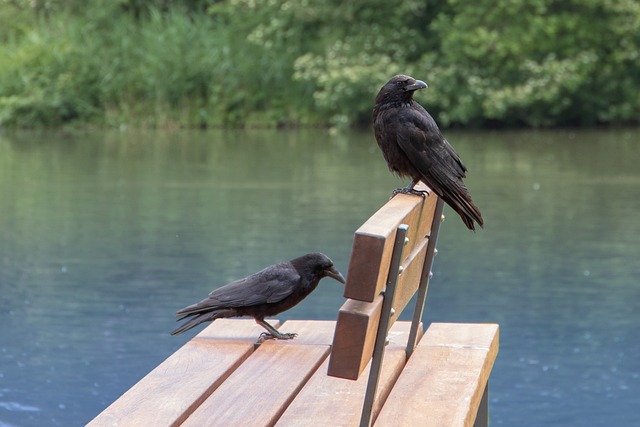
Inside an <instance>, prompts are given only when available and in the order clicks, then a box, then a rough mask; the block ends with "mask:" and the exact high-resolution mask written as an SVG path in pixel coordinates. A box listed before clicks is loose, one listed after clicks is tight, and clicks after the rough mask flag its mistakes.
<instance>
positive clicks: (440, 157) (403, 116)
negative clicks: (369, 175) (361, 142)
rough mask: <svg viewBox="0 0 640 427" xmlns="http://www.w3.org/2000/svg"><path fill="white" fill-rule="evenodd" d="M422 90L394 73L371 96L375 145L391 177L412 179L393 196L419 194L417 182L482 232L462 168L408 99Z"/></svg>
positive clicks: (434, 126) (424, 114)
mask: <svg viewBox="0 0 640 427" xmlns="http://www.w3.org/2000/svg"><path fill="white" fill-rule="evenodd" d="M426 87H427V84H426V83H425V82H423V81H421V80H416V79H414V78H413V77H409V76H405V75H402V74H399V75H397V76H394V77H393V78H392V79H391V80H389V82H387V84H385V85H384V86H383V87H382V89H380V92H378V95H377V96H376V105H375V107H374V109H373V127H374V130H375V135H376V140H377V141H378V145H379V146H380V149H381V150H382V154H383V155H384V158H385V160H386V161H387V164H388V165H389V169H390V170H391V171H392V172H394V173H396V174H397V175H399V176H401V177H410V178H412V181H411V183H410V184H409V185H408V186H406V187H404V188H400V189H398V190H396V191H395V192H394V194H397V193H398V192H402V193H410V194H419V193H420V192H419V191H418V190H415V189H414V188H413V187H414V186H415V185H416V184H417V183H418V182H419V181H422V182H424V183H425V184H426V185H427V186H428V187H429V188H430V189H431V190H433V191H435V192H436V194H437V195H438V196H439V197H441V198H442V200H444V201H445V202H446V203H447V204H448V205H449V206H451V207H452V208H453V210H455V211H456V212H457V213H458V215H460V217H461V218H462V221H463V222H464V223H465V225H466V226H467V228H469V229H470V230H475V225H474V221H475V222H477V223H478V224H479V225H480V226H481V227H482V226H483V224H484V222H483V220H482V215H481V214H480V211H479V210H478V208H477V207H476V205H474V204H473V201H472V200H471V196H470V195H469V191H468V190H467V187H466V186H465V185H464V183H463V182H462V178H464V177H465V173H466V171H467V168H466V167H465V166H464V165H463V164H462V160H460V157H459V156H458V154H457V153H456V152H455V150H454V149H453V147H452V146H451V145H450V144H449V143H448V142H447V140H446V139H445V138H444V136H442V133H440V129H438V125H437V124H436V122H435V120H433V118H432V117H431V115H430V114H429V113H428V112H427V110H425V109H424V108H423V107H422V105H420V104H418V103H417V102H416V101H414V100H413V92H414V91H416V90H419V89H425V88H426Z"/></svg>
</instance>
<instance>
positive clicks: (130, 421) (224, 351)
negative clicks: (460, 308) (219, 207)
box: [89, 194, 499, 426]
mask: <svg viewBox="0 0 640 427" xmlns="http://www.w3.org/2000/svg"><path fill="white" fill-rule="evenodd" d="M442 206H443V205H442V202H441V201H440V200H438V199H437V197H436V196H435V195H429V196H428V197H426V198H424V199H423V198H421V197H418V196H409V195H403V194H400V195H397V196H396V197H394V198H393V199H392V200H390V201H389V202H388V203H387V204H386V205H385V206H383V207H382V208H381V209H380V210H379V211H378V212H376V213H375V214H374V215H373V216H372V217H371V218H370V219H369V220H368V221H367V222H365V223H364V224H363V225H362V227H360V228H359V229H358V230H357V231H356V234H355V237H354V244H353V251H352V255H351V260H350V264H349V271H348V276H347V284H346V286H345V296H346V297H347V301H346V302H345V303H344V305H343V306H342V308H341V309H340V312H339V314H338V319H337V321H298V320H291V321H287V322H285V323H284V324H283V325H281V326H280V325H279V322H278V321H277V320H271V321H270V322H271V323H272V324H273V325H274V326H279V329H281V330H282V331H284V332H297V333H298V334H299V335H298V337H297V338H295V339H294V340H290V341H273V340H271V341H266V342H264V343H262V344H259V345H258V344H257V343H256V341H257V338H258V336H259V335H260V333H261V332H263V330H262V328H261V327H259V326H258V325H257V324H256V323H255V322H254V321H253V320H250V319H221V320H217V321H215V322H214V323H213V324H211V325H210V326H208V327H207V328H205V329H204V330H203V331H202V332H200V333H199V334H198V335H197V336H196V337H194V338H193V339H192V340H190V341H189V342H187V343H186V344H185V345H184V346H183V347H182V348H180V349H179V350H178V351H176V352H175V353H174V354H173V355H171V356H170V357H169V358H168V359H167V360H165V361H164V362H163V363H161V364H160V365H159V366H158V367H156V368H155V369H154V370H153V371H152V372H150V373H149V374H148V375H147V376H146V377H144V378H143V379H142V380H140V381H139V382H138V383H137V384H135V385H134V386H133V387H132V388H131V389H129V390H128V391H127V392H126V393H125V394H123V395H122V396H121V397H120V398H119V399H118V400H116V401H115V402H114V403H113V404H111V405H110V406H109V407H108V408H106V409H105V410H104V411H103V412H102V413H101V414H99V415H98V416H97V417H96V418H95V419H93V420H92V421H91V422H90V423H89V425H90V426H178V425H180V426H274V425H277V426H354V425H361V426H367V425H373V424H374V423H375V425H377V426H388V425H394V426H417V425H420V426H486V425H487V424H488V379H489V374H490V372H491V369H492V367H493V363H494V361H495V358H496V355H497V353H498V336H499V332H498V325H495V324H446V323H434V324H432V325H431V326H430V327H429V328H428V329H427V331H426V332H423V330H422V324H421V323H420V319H421V317H422V311H423V307H424V300H425V297H426V293H427V287H428V282H429V278H430V271H431V263H432V261H433V256H434V255H435V253H436V249H435V243H436V240H437V233H438V230H439V224H440V219H441V215H442ZM416 292H417V303H416V307H415V309H414V313H413V321H411V322H409V321H395V320H396V319H397V317H398V316H399V314H400V312H402V310H403V309H404V307H405V306H406V305H407V304H408V302H409V300H410V299H411V298H412V296H413V295H414V294H416ZM309 298H313V295H311V296H310V297H309ZM367 366H368V367H369V369H366V368H367Z"/></svg>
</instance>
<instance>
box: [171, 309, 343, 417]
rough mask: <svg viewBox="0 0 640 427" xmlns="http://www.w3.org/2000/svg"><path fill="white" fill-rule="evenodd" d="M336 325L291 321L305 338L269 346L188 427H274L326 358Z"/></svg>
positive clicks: (284, 327) (293, 328) (288, 324)
mask: <svg viewBox="0 0 640 427" xmlns="http://www.w3.org/2000/svg"><path fill="white" fill-rule="evenodd" d="M334 325H335V324H334V322H313V321H309V322H303V321H297V322H286V323H285V324H284V325H282V327H281V328H280V330H282V331H287V332H288V331H295V332H297V333H298V334H299V336H298V337H297V338H295V339H293V340H288V341H266V342H264V343H263V344H261V345H260V347H259V348H258V349H257V350H256V351H255V352H254V353H253V354H252V355H251V357H249V358H248V359H247V360H245V362H244V363H243V364H242V365H241V366H240V367H239V368H238V369H236V371H235V372H233V374H231V375H230V376H229V377H228V378H227V380H226V381H225V382H224V383H223V384H222V385H220V386H219V387H218V388H217V389H216V390H215V392H214V393H213V394H212V395H211V396H209V398H208V399H207V400H205V401H204V402H203V403H202V405H200V406H199V407H198V409H196V410H195V411H194V412H193V414H191V416H190V417H189V418H187V419H186V420H185V422H184V423H183V424H182V425H183V426H198V427H201V426H210V425H219V426H256V427H257V426H270V425H273V424H274V423H275V422H276V421H277V419H278V418H279V417H280V415H281V414H282V412H284V410H285V409H286V408H287V406H288V405H289V403H290V402H291V401H292V400H293V398H294V397H295V396H296V394H297V393H298V392H299V391H300V389H301V388H302V386H303V385H304V384H305V383H306V382H307V380H308V379H309V377H310V376H311V375H312V374H313V373H314V372H315V371H316V370H317V369H318V367H319V366H320V364H321V363H322V362H323V361H324V360H325V359H326V357H327V355H328V354H329V350H330V342H331V337H332V332H333V328H334Z"/></svg>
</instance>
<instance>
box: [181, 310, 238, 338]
mask: <svg viewBox="0 0 640 427" xmlns="http://www.w3.org/2000/svg"><path fill="white" fill-rule="evenodd" d="M191 316H193V317H192V318H191V319H189V321H187V322H185V323H183V324H182V325H180V326H178V327H177V328H176V329H174V330H173V331H172V332H171V335H178V334H181V333H183V332H185V331H188V330H189V329H191V328H194V327H196V326H198V325H199V324H201V323H204V322H213V321H214V320H216V319H220V318H224V317H234V316H237V313H236V311H235V310H233V309H221V310H213V311H208V312H201V313H193V314H188V315H186V316H183V317H181V318H180V319H178V321H180V320H184V319H186V318H188V317H191Z"/></svg>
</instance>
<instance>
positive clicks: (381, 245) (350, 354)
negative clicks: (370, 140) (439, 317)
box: [328, 184, 443, 379]
mask: <svg viewBox="0 0 640 427" xmlns="http://www.w3.org/2000/svg"><path fill="white" fill-rule="evenodd" d="M421 185H422V184H421ZM418 189H422V190H425V189H427V187H424V186H422V187H418ZM442 207H443V205H442V201H441V200H440V199H439V198H438V197H437V196H436V195H435V194H434V193H433V192H431V193H430V194H429V195H428V196H427V197H424V198H423V197H420V196H414V195H406V194H398V195H396V196H395V197H393V198H392V199H391V200H390V201H389V202H388V203H386V204H385V205H384V206H383V207H382V208H381V209H380V210H378V211H377V212H376V213H375V214H374V215H373V216H372V217H371V218H369V219H368V220H367V221H366V222H365V223H364V224H363V225H362V226H361V227H360V228H359V229H358V230H357V231H356V233H355V236H354V240H353V250H352V253H351V260H350V263H349V270H348V275H347V283H346V285H345V297H346V298H347V301H346V302H345V303H344V304H343V306H342V308H341V309H340V312H339V314H338V321H337V325H336V331H335V335H334V339H333V345H332V351H331V359H330V362H329V369H328V374H329V375H331V376H336V377H341V378H349V379H357V378H358V377H359V376H360V374H361V373H362V371H363V370H364V368H365V366H366V365H367V364H368V363H369V361H370V360H371V357H372V354H373V350H374V344H375V341H376V337H377V336H378V334H383V335H384V336H383V338H385V337H386V335H387V332H388V329H389V328H390V327H391V326H392V325H393V323H394V322H395V320H396V319H397V318H398V316H399V315H400V313H401V312H402V310H404V308H405V307H406V305H407V304H408V302H409V300H410V299H411V298H412V297H413V295H414V294H415V293H416V291H418V290H419V288H420V292H419V294H418V301H417V305H416V310H415V311H414V323H415V325H414V326H415V329H416V330H417V327H418V323H419V322H420V317H421V316H422V310H423V306H424V298H425V296H426V290H427V285H428V280H429V276H430V272H431V263H432V261H433V256H434V254H435V252H436V250H435V242H436V240H437V232H438V229H439V226H440V221H441V217H442ZM402 225H404V226H406V227H401V228H399V227H400V226H402ZM405 229H406V238H404V239H401V240H404V242H402V241H400V242H399V243H400V246H401V247H400V248H398V247H397V245H395V241H396V240H397V237H398V233H404V232H405ZM394 246H395V249H396V256H399V258H398V259H397V260H396V264H397V265H396V266H394V265H392V264H393V262H392V261H393V260H392V259H393V257H394ZM394 269H395V270H396V271H390V270H394ZM391 282H395V285H396V286H395V297H393V296H392V301H389V298H388V297H389V295H386V296H385V295H384V291H385V289H387V287H388V285H389V284H390V283H391ZM385 298H387V303H388V304H389V307H390V312H389V313H387V317H388V323H387V324H386V325H385V329H386V330H384V331H378V329H379V325H380V324H381V319H384V318H385V313H383V303H384V300H385ZM412 329H413V328H412ZM415 334H416V332H415V331H413V337H411V336H410V338H409V341H410V342H409V344H408V347H407V348H408V353H410V352H411V351H412V349H413V346H414V345H415V341H416V335H415Z"/></svg>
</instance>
